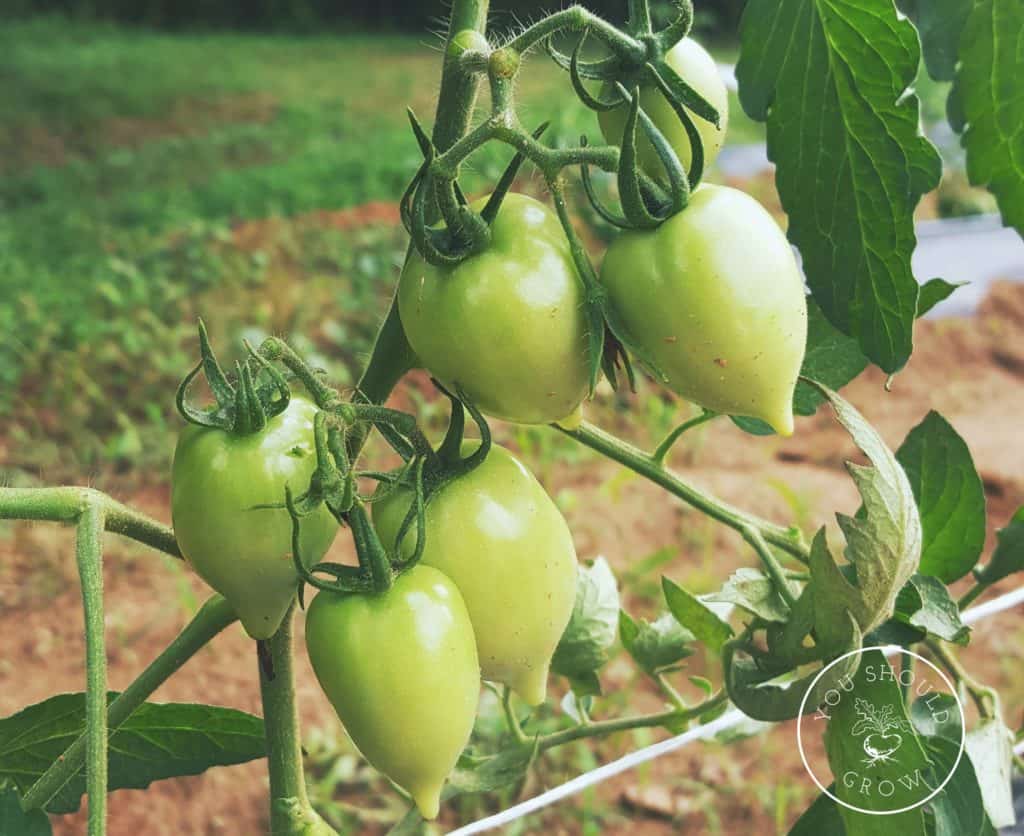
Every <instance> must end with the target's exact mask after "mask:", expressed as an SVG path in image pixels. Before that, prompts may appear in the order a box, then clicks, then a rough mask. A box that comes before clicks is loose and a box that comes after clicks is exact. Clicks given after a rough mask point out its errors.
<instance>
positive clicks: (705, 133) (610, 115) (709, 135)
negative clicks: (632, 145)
mask: <svg viewBox="0 0 1024 836" xmlns="http://www.w3.org/2000/svg"><path fill="white" fill-rule="evenodd" d="M665 60H666V61H667V63H668V65H669V66H670V67H671V68H672V69H673V70H675V71H676V73H677V74H678V75H679V77H680V78H681V79H683V81H685V82H686V83H687V84H689V85H690V86H691V87H692V88H693V89H694V90H696V91H697V92H698V93H699V94H700V95H701V96H703V97H704V98H705V99H706V100H707V101H708V103H709V104H710V105H711V106H712V107H714V108H715V110H717V111H718V116H719V123H720V124H719V127H717V128H716V127H715V126H714V124H713V123H711V122H708V121H707V120H706V119H702V118H701V117H700V116H696V115H695V114H694V113H693V112H692V111H689V110H688V111H687V112H688V113H689V114H690V116H691V118H692V119H693V124H694V125H695V126H696V128H697V133H698V134H700V138H701V142H702V143H703V145H704V167H705V169H707V168H708V167H709V166H710V165H711V163H713V162H714V161H715V158H716V157H717V156H718V152H719V151H720V150H721V149H722V143H723V142H724V141H725V130H726V126H727V123H728V121H729V93H728V91H727V90H726V89H725V82H723V81H722V76H721V74H720V73H719V72H718V67H717V65H716V64H715V59H714V58H712V57H711V56H710V55H709V54H708V51H707V50H706V49H704V47H702V46H701V45H700V44H699V43H697V42H696V41H695V40H693V39H691V38H683V39H682V40H681V41H680V42H679V43H677V44H676V45H675V46H674V47H672V49H670V50H669V51H668V54H667V55H666V56H665ZM610 94H611V91H610V90H609V89H607V88H605V89H604V90H602V95H603V96H605V97H608V96H609V95H610ZM640 107H642V108H643V109H644V112H645V113H646V114H647V115H648V116H649V117H651V121H652V122H654V125H655V127H656V128H657V129H658V130H659V131H661V132H662V134H664V135H665V139H667V140H668V144H669V145H671V146H672V148H673V150H674V151H675V152H676V156H677V157H679V161H680V162H681V163H682V164H683V168H685V169H687V170H689V168H690V161H691V159H692V151H691V149H690V137H689V136H687V134H686V128H684V127H683V123H682V122H680V121H679V117H678V116H677V115H676V112H675V111H674V110H673V109H672V105H670V104H669V103H668V102H667V101H666V100H665V97H664V95H662V92H661V90H659V89H658V88H657V87H654V86H651V85H644V86H643V87H641V88H640ZM628 113H629V108H628V107H626V106H625V105H622V106H621V107H617V108H614V109H613V110H606V111H602V112H600V113H598V115H597V119H598V123H599V124H600V125H601V133H603V134H604V138H605V139H606V140H607V141H608V142H610V143H612V144H613V145H619V144H620V143H621V142H622V131H623V129H624V128H625V127H626V116H627V114H628ZM637 138H638V140H639V141H638V143H637V152H638V159H639V161H640V167H641V168H642V169H643V170H644V171H645V172H646V173H647V174H648V175H650V176H652V177H656V178H658V179H659V180H663V179H664V166H663V165H662V163H661V159H660V158H659V157H658V153H657V151H655V150H654V146H653V145H652V144H651V141H650V140H649V139H648V138H647V136H646V135H645V134H644V133H643V128H641V127H639V126H638V127H637Z"/></svg>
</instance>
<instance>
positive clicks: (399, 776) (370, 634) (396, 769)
mask: <svg viewBox="0 0 1024 836" xmlns="http://www.w3.org/2000/svg"><path fill="white" fill-rule="evenodd" d="M306 648H307V649H308V651H309V659H310V662H312V664H313V670H314V672H315V673H316V677H317V679H318V680H319V681H320V686H321V687H322V688H323V689H324V693H325V694H326V695H327V698H328V699H329V700H330V701H331V705H333V706H334V710H335V711H336V712H337V713H338V718H339V719H340V720H341V722H342V724H343V725H344V726H345V730H346V731H347V732H348V735H349V737H351V738H352V742H353V743H355V745H356V747H358V749H359V751H360V752H362V754H363V756H364V757H365V758H366V759H367V760H368V761H369V762H370V763H371V764H373V766H374V767H375V768H377V769H378V770H380V771H381V772H383V773H384V774H385V775H387V776H388V777H389V778H390V779H391V780H392V781H394V782H395V783H396V784H398V785H399V786H400V787H402V788H403V789H405V790H406V791H407V792H408V793H409V794H410V795H411V796H412V798H413V801H415V802H416V806H417V807H418V808H419V811H420V813H421V814H422V815H423V817H424V818H427V819H432V818H434V817H435V816H436V815H437V813H438V808H439V806H440V803H441V787H442V785H443V784H444V781H445V778H447V777H448V773H450V772H451V771H452V768H453V767H454V766H455V762H456V761H457V760H458V758H459V754H460V753H461V752H462V750H463V749H464V748H465V746H466V743H467V742H468V741H469V735H470V732H471V731H472V730H473V719H474V717H475V715H476V707H477V699H478V697H479V692H480V667H479V665H478V664H477V656H476V645H475V643H474V640H473V627H472V625H471V624H470V622H469V614H468V613H467V612H466V605H465V604H464V603H463V601H462V596H461V595H459V590H458V589H456V588H455V584H453V583H452V582H451V581H450V580H449V579H448V578H447V577H445V575H443V574H442V573H441V572H439V571H438V570H437V569H434V568H432V567H430V566H423V565H418V566H415V567H413V568H412V569H410V570H408V571H407V572H405V573H404V574H402V575H400V576H399V577H398V578H396V579H395V582H394V585H393V586H392V587H391V589H389V590H388V591H387V592H385V593H383V594H381V595H337V594H334V593H331V592H321V593H319V594H318V595H317V596H316V598H314V599H313V603H312V604H310V606H309V612H308V614H307V616H306Z"/></svg>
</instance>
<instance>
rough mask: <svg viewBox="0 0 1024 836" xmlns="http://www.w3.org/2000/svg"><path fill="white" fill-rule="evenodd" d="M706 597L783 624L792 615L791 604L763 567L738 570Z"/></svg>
mask: <svg viewBox="0 0 1024 836" xmlns="http://www.w3.org/2000/svg"><path fill="white" fill-rule="evenodd" d="M705 600H708V601H722V602H725V603H729V604H735V605H736V606H737V607H742V608H743V609H745V610H746V611H747V612H749V613H752V614H753V615H756V616H758V617H760V618H763V619H764V620H765V621H775V622H778V623H780V624H781V623H784V622H785V621H786V619H787V618H788V617H789V606H788V605H787V604H786V602H785V601H784V600H783V599H782V596H781V595H780V594H779V590H778V589H777V588H776V586H775V583H774V582H773V581H772V579H771V578H769V577H768V576H767V575H766V574H765V573H764V572H762V571H761V570H760V569H753V568H750V567H744V568H742V569H737V570H736V571H735V572H733V574H732V575H730V576H729V579H728V580H727V581H726V582H725V584H724V585H723V586H722V588H721V589H720V590H719V591H718V592H714V593H712V594H711V595H708V596H707V597H706V599H705Z"/></svg>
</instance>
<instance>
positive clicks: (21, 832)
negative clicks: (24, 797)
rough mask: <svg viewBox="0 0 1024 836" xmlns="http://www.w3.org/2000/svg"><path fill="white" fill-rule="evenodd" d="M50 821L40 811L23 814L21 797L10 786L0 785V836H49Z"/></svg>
mask: <svg viewBox="0 0 1024 836" xmlns="http://www.w3.org/2000/svg"><path fill="white" fill-rule="evenodd" d="M52 833H53V829H52V828H51V827H50V819H49V817H48V816H47V815H46V813H44V812H43V811H42V810H31V811H29V812H27V813H26V812H25V811H24V810H22V809H21V797H20V796H19V795H18V791H17V790H16V789H15V788H14V787H12V786H10V785H7V786H3V785H0V836H51V834H52Z"/></svg>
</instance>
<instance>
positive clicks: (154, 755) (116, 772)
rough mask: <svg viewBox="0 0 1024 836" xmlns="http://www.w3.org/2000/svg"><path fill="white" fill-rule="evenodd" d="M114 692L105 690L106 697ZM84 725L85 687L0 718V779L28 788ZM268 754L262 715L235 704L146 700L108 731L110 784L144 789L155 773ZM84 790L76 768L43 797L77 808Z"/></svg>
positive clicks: (197, 769)
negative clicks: (54, 792)
mask: <svg viewBox="0 0 1024 836" xmlns="http://www.w3.org/2000/svg"><path fill="white" fill-rule="evenodd" d="M116 696H117V694H115V693H113V692H111V693H110V694H108V695H107V700H108V703H109V702H110V701H111V700H113V699H114V698H115V697H116ZM84 730H85V695H84V694H81V693H76V694H58V695H57V696H55V697H51V698H50V699H48V700H44V701H43V702H40V703H36V704H35V705H31V706H29V707H28V708H25V709H22V710H21V711H19V712H18V713H17V714H13V715H11V716H10V717H5V718H4V719H2V720H0V780H3V779H8V780H9V781H11V782H12V783H13V784H14V785H15V787H17V788H18V789H19V790H20V791H21V792H25V791H26V790H27V789H28V788H29V787H31V786H32V784H33V783H35V781H36V780H37V779H38V778H39V777H40V776H41V775H42V774H43V773H44V772H45V771H46V769H47V768H48V767H49V766H50V764H52V763H53V762H54V761H55V760H56V759H57V758H59V757H60V756H61V755H62V754H63V753H64V750H65V749H67V747H68V746H70V745H71V744H72V743H73V742H74V741H75V740H76V739H77V738H78V736H79V735H80V734H82V732H83V731H84ZM265 754H266V741H265V737H264V729H263V720H261V719H260V718H259V717H255V716H253V715H251V714H246V713H245V712H242V711H236V710H235V709H233V708H221V707H218V706H211V705H196V704H190V703H144V704H143V705H141V706H140V707H139V708H137V709H136V710H135V712H134V713H133V714H132V715H131V716H130V717H129V718H128V719H127V720H126V721H125V722H124V723H123V724H122V725H121V726H120V727H119V728H118V729H117V730H116V731H114V733H113V734H112V735H111V738H110V756H109V777H108V785H109V787H110V789H111V790H117V789H144V788H145V787H148V786H149V785H150V784H151V783H152V782H153V781H159V780H161V779H164V778H174V777H177V776H179V775H198V774H199V773H201V772H205V771H206V770H207V769H209V768H211V767H214V766H228V765H230V764H237V763H245V762H246V761H251V760H255V759H256V758H261V757H263V756H264V755H265ZM84 793H85V776H84V774H83V773H79V774H78V775H77V776H76V777H75V778H73V779H72V780H71V781H69V782H68V784H67V785H65V786H64V788H63V789H62V790H61V791H60V792H59V793H58V794H57V795H56V796H54V798H53V799H52V800H51V801H50V803H49V804H47V805H46V809H47V810H48V811H49V812H51V813H71V812H74V811H75V810H77V809H78V806H79V804H80V803H81V799H82V795H83V794H84Z"/></svg>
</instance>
